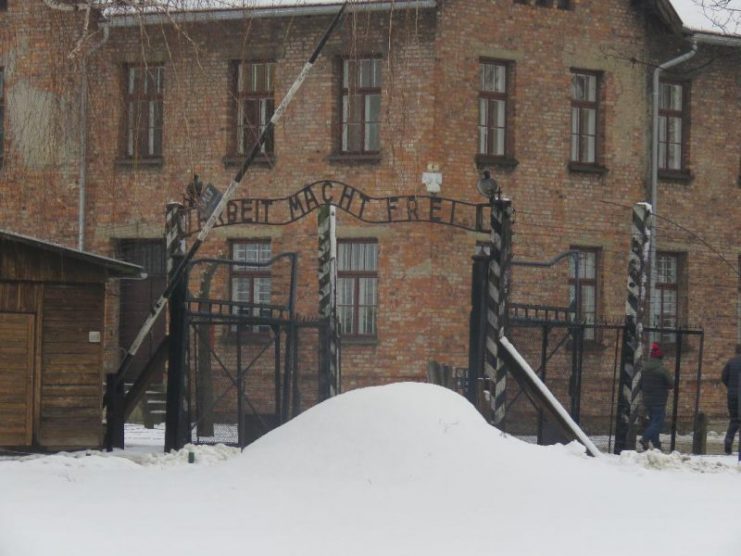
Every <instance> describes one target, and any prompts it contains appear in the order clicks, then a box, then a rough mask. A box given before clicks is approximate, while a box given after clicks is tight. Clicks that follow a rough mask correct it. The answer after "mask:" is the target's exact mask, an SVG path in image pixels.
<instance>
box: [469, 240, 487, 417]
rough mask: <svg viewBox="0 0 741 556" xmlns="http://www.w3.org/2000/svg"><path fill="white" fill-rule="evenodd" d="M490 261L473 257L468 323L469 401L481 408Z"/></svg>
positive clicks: (480, 256) (483, 256)
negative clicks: (480, 396) (480, 392)
mask: <svg viewBox="0 0 741 556" xmlns="http://www.w3.org/2000/svg"><path fill="white" fill-rule="evenodd" d="M488 269H489V259H488V257H486V255H484V254H483V253H476V254H475V255H474V256H473V264H472V268H471V313H470V315H469V322H468V385H467V388H466V397H467V398H468V401H469V402H471V403H472V404H473V405H475V406H476V407H477V408H479V409H480V407H479V385H480V383H481V379H482V378H483V376H484V373H483V366H484V362H483V357H482V356H483V354H484V345H485V344H486V338H485V332H486V311H485V310H484V309H485V307H486V299H487V297H486V296H487V293H486V292H487V288H486V286H487V274H488Z"/></svg>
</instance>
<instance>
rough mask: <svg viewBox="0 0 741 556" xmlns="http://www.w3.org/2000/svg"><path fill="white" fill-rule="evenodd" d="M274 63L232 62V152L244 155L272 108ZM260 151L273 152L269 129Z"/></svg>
mask: <svg viewBox="0 0 741 556" xmlns="http://www.w3.org/2000/svg"><path fill="white" fill-rule="evenodd" d="M274 83H275V63H273V62H240V63H237V64H236V78H235V79H234V91H233V96H234V99H235V102H236V122H235V123H236V125H235V131H236V137H235V144H236V149H235V151H236V153H235V154H237V155H245V154H247V153H248V152H250V150H251V149H252V148H253V147H254V145H255V142H256V141H257V139H258V138H259V137H260V134H261V133H262V132H263V130H264V129H265V128H266V127H267V125H268V123H269V122H270V119H271V118H272V117H273V112H274V111H275V87H274ZM260 152H262V153H263V154H267V155H271V154H273V152H274V142H273V133H272V130H271V132H270V133H269V134H268V136H267V137H265V142H264V143H263V144H262V147H261V149H260Z"/></svg>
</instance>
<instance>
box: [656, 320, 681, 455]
mask: <svg viewBox="0 0 741 556" xmlns="http://www.w3.org/2000/svg"><path fill="white" fill-rule="evenodd" d="M681 372H682V332H681V331H679V332H677V353H676V355H675V357H674V403H673V406H672V436H671V443H670V446H669V451H671V452H673V451H674V448H676V446H677V418H678V417H679V379H680V378H681V377H680V373H681ZM659 432H661V431H659Z"/></svg>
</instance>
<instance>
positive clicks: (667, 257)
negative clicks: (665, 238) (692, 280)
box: [651, 253, 680, 344]
mask: <svg viewBox="0 0 741 556" xmlns="http://www.w3.org/2000/svg"><path fill="white" fill-rule="evenodd" d="M679 273H680V256H679V254H678V253H656V286H655V289H654V292H653V296H652V298H651V321H652V322H651V324H652V326H653V327H655V328H676V327H677V325H678V322H679ZM652 339H653V341H657V342H661V343H666V344H674V343H676V341H677V340H676V334H674V333H673V332H668V331H660V332H657V333H655V334H654V335H653V338H652Z"/></svg>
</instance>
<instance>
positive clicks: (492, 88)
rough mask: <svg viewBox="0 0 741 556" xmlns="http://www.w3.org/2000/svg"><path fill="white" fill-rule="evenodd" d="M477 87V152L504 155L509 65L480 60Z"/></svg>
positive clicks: (506, 130)
mask: <svg viewBox="0 0 741 556" xmlns="http://www.w3.org/2000/svg"><path fill="white" fill-rule="evenodd" d="M480 68H481V69H480V72H481V80H480V89H479V155H483V156H495V157H504V156H506V155H508V154H509V153H508V152H507V151H508V142H509V139H510V138H509V135H510V129H511V126H510V124H509V116H508V112H509V67H508V64H506V63H504V62H494V61H482V62H481V66H480Z"/></svg>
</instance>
